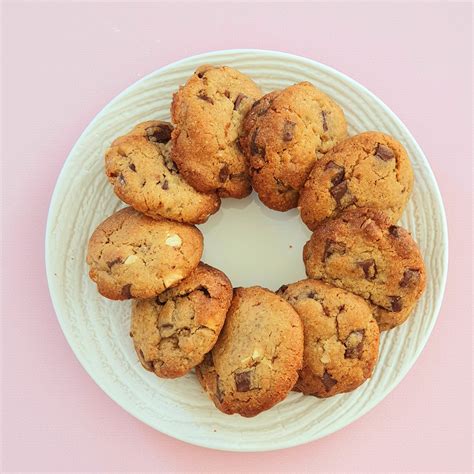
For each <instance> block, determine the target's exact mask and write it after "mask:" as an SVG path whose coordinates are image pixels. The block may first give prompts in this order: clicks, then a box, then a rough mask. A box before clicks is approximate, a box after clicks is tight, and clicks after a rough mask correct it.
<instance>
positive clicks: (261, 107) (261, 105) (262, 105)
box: [252, 97, 273, 117]
mask: <svg viewBox="0 0 474 474" xmlns="http://www.w3.org/2000/svg"><path fill="white" fill-rule="evenodd" d="M272 103H273V100H268V97H262V98H261V99H259V100H257V101H256V102H254V103H253V105H252V111H254V112H256V113H257V115H258V116H259V117H261V116H262V115H265V114H266V113H267V112H268V109H269V108H270V107H271V105H272Z"/></svg>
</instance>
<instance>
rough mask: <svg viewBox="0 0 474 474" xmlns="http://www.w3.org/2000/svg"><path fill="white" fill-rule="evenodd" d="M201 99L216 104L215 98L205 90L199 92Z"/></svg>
mask: <svg viewBox="0 0 474 474" xmlns="http://www.w3.org/2000/svg"><path fill="white" fill-rule="evenodd" d="M198 97H199V99H201V100H204V101H206V102H209V103H210V104H214V100H212V99H211V97H209V96H208V95H207V94H206V93H205V92H204V91H199V94H198Z"/></svg>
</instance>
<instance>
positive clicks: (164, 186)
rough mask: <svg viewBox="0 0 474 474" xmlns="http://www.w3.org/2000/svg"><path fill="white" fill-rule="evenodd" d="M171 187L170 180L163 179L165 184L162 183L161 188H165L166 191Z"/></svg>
mask: <svg viewBox="0 0 474 474" xmlns="http://www.w3.org/2000/svg"><path fill="white" fill-rule="evenodd" d="M169 187H170V186H169V183H168V180H167V179H165V180H164V181H163V184H162V185H161V189H163V190H165V191H166V190H168V189H169Z"/></svg>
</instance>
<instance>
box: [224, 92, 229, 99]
mask: <svg viewBox="0 0 474 474" xmlns="http://www.w3.org/2000/svg"><path fill="white" fill-rule="evenodd" d="M224 95H225V96H226V97H227V98H228V99H230V92H229V91H225V92H224Z"/></svg>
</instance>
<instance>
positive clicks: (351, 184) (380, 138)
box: [298, 132, 413, 229]
mask: <svg viewBox="0 0 474 474" xmlns="http://www.w3.org/2000/svg"><path fill="white" fill-rule="evenodd" d="M412 188H413V170H412V167H411V164H410V160H409V159H408V155H407V153H406V151H405V148H403V146H402V144H401V143H399V142H398V141H397V140H395V139H394V138H392V137H391V136H389V135H386V134H384V133H380V132H364V133H360V134H359V135H356V136H354V137H351V138H348V139H346V140H344V141H343V142H341V143H339V144H338V145H336V146H335V147H334V148H333V149H332V150H329V151H328V152H327V153H326V154H325V155H324V156H322V157H321V158H320V159H319V160H317V161H316V163H315V164H314V167H313V169H312V171H311V174H310V175H309V178H308V180H307V181H306V183H305V185H304V187H303V189H302V190H301V193H300V199H299V203H298V207H299V208H300V210H301V218H302V219H303V221H304V222H305V224H306V225H307V226H308V227H309V228H310V229H314V228H315V227H316V225H317V224H318V223H319V222H321V221H323V220H324V219H326V218H328V217H330V218H333V217H337V216H338V215H339V214H340V213H341V212H342V211H343V210H344V209H351V208H354V207H371V208H374V209H380V210H382V211H384V212H385V214H387V216H388V217H389V218H390V220H391V221H392V223H395V222H397V221H398V219H399V218H400V216H401V215H402V212H403V210H404V209H405V206H406V203H407V201H408V198H409V197H410V194H411V190H412Z"/></svg>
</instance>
